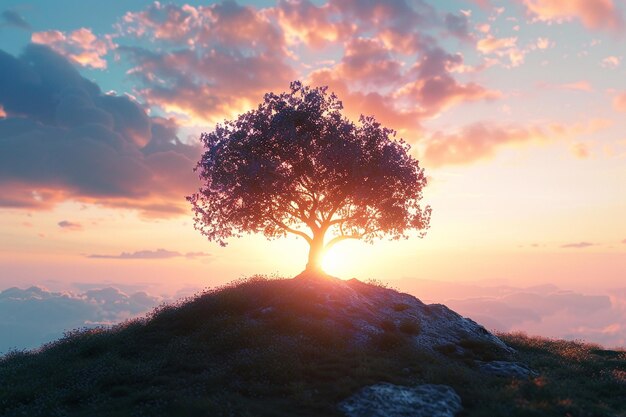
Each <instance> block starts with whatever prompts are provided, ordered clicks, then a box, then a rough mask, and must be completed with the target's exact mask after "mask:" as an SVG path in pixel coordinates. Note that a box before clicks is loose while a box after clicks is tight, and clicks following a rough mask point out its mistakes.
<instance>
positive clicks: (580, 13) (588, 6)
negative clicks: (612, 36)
mask: <svg viewBox="0 0 626 417" xmlns="http://www.w3.org/2000/svg"><path fill="white" fill-rule="evenodd" d="M523 2H524V5H525V6H526V8H527V10H528V13H529V14H530V15H531V16H533V17H534V18H535V19H536V20H539V21H545V22H562V21H566V20H571V19H579V20H580V21H581V22H582V23H583V25H584V26H585V27H587V28H589V29H608V30H611V31H614V32H620V31H622V30H623V28H624V18H623V16H622V12H621V10H620V9H619V8H618V7H617V6H616V4H615V3H614V2H613V0H523Z"/></svg>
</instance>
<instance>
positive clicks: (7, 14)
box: [1, 10, 31, 30]
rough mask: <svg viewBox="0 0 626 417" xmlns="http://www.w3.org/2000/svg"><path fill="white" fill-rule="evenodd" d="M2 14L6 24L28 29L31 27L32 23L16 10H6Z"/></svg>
mask: <svg viewBox="0 0 626 417" xmlns="http://www.w3.org/2000/svg"><path fill="white" fill-rule="evenodd" d="M1 16H2V20H4V26H13V27H16V28H20V29H26V30H29V29H30V28H31V26H30V24H29V23H28V22H27V21H26V20H24V18H23V17H22V16H21V15H20V14H19V13H18V12H16V11H15V10H5V11H3V12H2V15H1Z"/></svg>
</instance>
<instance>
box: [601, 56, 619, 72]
mask: <svg viewBox="0 0 626 417" xmlns="http://www.w3.org/2000/svg"><path fill="white" fill-rule="evenodd" d="M620 63H621V59H620V58H619V57H616V56H614V55H611V56H607V57H606V58H604V59H603V60H602V61H601V62H600V65H601V66H602V68H608V69H615V68H617V67H619V66H620Z"/></svg>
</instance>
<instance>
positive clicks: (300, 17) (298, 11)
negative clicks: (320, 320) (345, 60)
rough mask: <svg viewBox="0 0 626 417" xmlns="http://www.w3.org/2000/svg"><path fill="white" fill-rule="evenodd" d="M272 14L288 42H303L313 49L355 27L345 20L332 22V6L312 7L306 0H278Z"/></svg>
mask: <svg viewBox="0 0 626 417" xmlns="http://www.w3.org/2000/svg"><path fill="white" fill-rule="evenodd" d="M274 13H275V14H276V16H277V18H278V22H279V24H280V26H281V27H282V28H283V30H284V31H285V34H286V37H287V39H288V41H289V42H291V43H294V42H295V43H297V42H303V43H305V44H306V45H308V46H310V47H313V48H315V49H318V48H322V47H324V46H326V45H328V44H330V43H333V42H341V41H342V40H344V39H347V38H348V37H350V36H351V35H352V34H354V33H355V32H356V30H357V27H356V25H355V24H352V23H350V22H348V21H344V20H340V21H333V20H332V19H331V16H332V15H333V14H335V13H336V10H334V7H333V5H331V4H330V3H325V4H323V5H322V6H316V5H315V4H313V3H311V2H310V1H308V0H304V1H279V2H278V4H277V6H276V8H275V10H274Z"/></svg>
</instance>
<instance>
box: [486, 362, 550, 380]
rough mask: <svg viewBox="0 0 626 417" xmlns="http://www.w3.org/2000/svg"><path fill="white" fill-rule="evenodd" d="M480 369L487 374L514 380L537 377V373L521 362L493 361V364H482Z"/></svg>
mask: <svg viewBox="0 0 626 417" xmlns="http://www.w3.org/2000/svg"><path fill="white" fill-rule="evenodd" d="M478 368H479V369H480V370H481V371H482V372H485V373H488V374H492V375H497V376H503V377H514V378H521V379H524V378H529V377H533V376H537V375H538V374H537V372H535V371H533V370H532V369H529V368H528V367H527V366H526V365H524V364H521V363H519V362H508V361H491V362H481V363H479V365H478Z"/></svg>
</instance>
